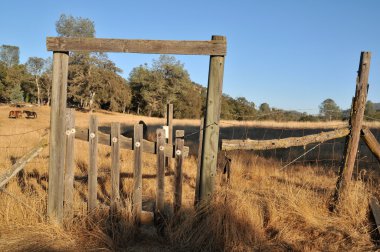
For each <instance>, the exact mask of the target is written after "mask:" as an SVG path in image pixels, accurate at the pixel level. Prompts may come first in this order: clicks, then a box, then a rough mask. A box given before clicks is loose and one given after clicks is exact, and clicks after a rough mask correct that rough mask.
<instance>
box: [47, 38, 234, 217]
mask: <svg viewBox="0 0 380 252" xmlns="http://www.w3.org/2000/svg"><path fill="white" fill-rule="evenodd" d="M46 46H47V50H48V51H53V83H52V99H51V112H50V150H49V151H50V159H49V188H48V208H47V213H48V217H49V218H51V219H57V220H58V221H59V222H62V219H63V199H64V167H65V148H66V146H65V145H66V143H65V130H66V129H65V127H66V121H65V114H66V103H67V76H68V63H69V52H124V53H147V54H183V55H210V65H209V75H208V86H207V104H206V115H205V119H204V125H203V126H204V132H203V133H204V134H203V148H202V155H201V169H200V174H199V177H200V178H199V183H198V184H197V194H198V195H196V197H197V198H198V199H199V200H205V199H208V198H209V197H210V196H211V194H212V192H213V189H214V180H215V175H216V164H217V154H218V145H219V120H220V109H221V97H222V86H223V74H224V58H225V56H226V53H227V41H226V37H224V36H216V35H213V36H212V39H211V40H210V41H179V40H131V39H101V38H63V37H47V39H46Z"/></svg>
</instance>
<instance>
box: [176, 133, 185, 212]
mask: <svg viewBox="0 0 380 252" xmlns="http://www.w3.org/2000/svg"><path fill="white" fill-rule="evenodd" d="M184 136H185V132H184V131H183V130H177V131H176V132H175V137H176V138H175V168H174V213H177V212H178V211H179V209H180V208H181V205H182V164H183V146H184Z"/></svg>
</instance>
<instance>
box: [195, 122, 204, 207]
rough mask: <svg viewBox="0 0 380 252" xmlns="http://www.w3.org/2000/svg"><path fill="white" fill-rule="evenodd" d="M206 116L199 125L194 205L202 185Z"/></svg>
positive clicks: (197, 200) (196, 202)
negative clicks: (201, 172)
mask: <svg viewBox="0 0 380 252" xmlns="http://www.w3.org/2000/svg"><path fill="white" fill-rule="evenodd" d="M204 121H205V119H204V117H202V118H201V123H200V126H199V143H198V160H197V175H196V176H197V177H196V179H195V196H194V206H196V205H197V204H198V202H199V197H200V196H199V187H200V176H201V174H200V171H201V160H202V159H201V157H202V143H203V126H204V125H203V124H204Z"/></svg>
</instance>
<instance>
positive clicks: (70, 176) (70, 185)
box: [64, 109, 75, 220]
mask: <svg viewBox="0 0 380 252" xmlns="http://www.w3.org/2000/svg"><path fill="white" fill-rule="evenodd" d="M74 143H75V116H74V109H66V163H65V200H64V203H65V204H64V217H65V218H66V219H68V220H70V219H72V218H73V193H74Z"/></svg>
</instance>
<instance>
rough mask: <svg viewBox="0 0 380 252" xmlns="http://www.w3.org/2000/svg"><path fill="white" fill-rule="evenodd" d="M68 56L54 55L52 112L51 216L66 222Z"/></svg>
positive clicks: (60, 53)
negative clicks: (64, 202) (64, 205)
mask: <svg viewBox="0 0 380 252" xmlns="http://www.w3.org/2000/svg"><path fill="white" fill-rule="evenodd" d="M68 63H69V53H68V52H54V53H53V82H52V93H51V110H50V148H49V188H48V207H47V214H48V217H49V218H50V219H51V220H53V219H56V220H57V221H58V222H59V223H62V220H63V196H64V188H63V186H64V169H65V151H66V148H65V143H66V139H65V127H66V123H65V113H66V98H67V73H68Z"/></svg>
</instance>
